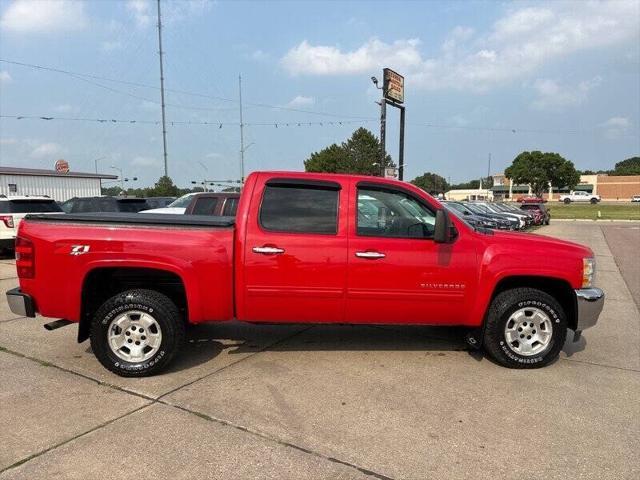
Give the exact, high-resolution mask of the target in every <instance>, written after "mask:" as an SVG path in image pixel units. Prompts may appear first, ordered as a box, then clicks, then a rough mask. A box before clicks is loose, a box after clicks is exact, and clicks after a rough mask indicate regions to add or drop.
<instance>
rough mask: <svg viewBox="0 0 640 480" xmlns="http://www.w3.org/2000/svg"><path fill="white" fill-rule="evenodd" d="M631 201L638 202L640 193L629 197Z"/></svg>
mask: <svg viewBox="0 0 640 480" xmlns="http://www.w3.org/2000/svg"><path fill="white" fill-rule="evenodd" d="M631 201H632V202H640V195H634V196H633V197H631Z"/></svg>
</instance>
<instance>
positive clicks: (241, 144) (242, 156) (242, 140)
mask: <svg viewBox="0 0 640 480" xmlns="http://www.w3.org/2000/svg"><path fill="white" fill-rule="evenodd" d="M238 90H239V92H240V183H241V184H242V185H244V123H242V75H238Z"/></svg>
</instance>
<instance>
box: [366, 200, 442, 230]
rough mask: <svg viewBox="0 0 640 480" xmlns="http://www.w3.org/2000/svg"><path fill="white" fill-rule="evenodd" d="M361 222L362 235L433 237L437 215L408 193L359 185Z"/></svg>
mask: <svg viewBox="0 0 640 480" xmlns="http://www.w3.org/2000/svg"><path fill="white" fill-rule="evenodd" d="M357 222H358V223H357V234H358V235H362V236H373V237H396V238H432V237H433V234H434V231H435V223H436V216H435V213H434V212H432V211H431V210H429V209H428V208H427V207H426V206H424V205H423V204H422V203H420V202H419V201H418V200H416V199H415V198H413V197H412V196H410V195H408V194H406V193H403V192H398V191H394V190H378V189H367V188H359V189H358V220H357Z"/></svg>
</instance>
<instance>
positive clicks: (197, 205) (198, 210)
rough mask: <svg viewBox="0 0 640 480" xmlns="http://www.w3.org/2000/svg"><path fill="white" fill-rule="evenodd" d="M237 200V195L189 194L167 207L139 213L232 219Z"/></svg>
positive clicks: (214, 193)
mask: <svg viewBox="0 0 640 480" xmlns="http://www.w3.org/2000/svg"><path fill="white" fill-rule="evenodd" d="M239 199H240V194H239V193H226V192H201V193H189V194H187V195H185V196H183V197H180V198H179V199H178V200H176V201H175V202H173V203H172V204H170V205H169V206H168V207H165V208H154V209H151V210H144V211H142V212H140V213H173V214H176V213H177V214H185V215H209V216H214V217H234V216H235V215H236V209H237V208H238V200H239ZM178 205H179V206H178Z"/></svg>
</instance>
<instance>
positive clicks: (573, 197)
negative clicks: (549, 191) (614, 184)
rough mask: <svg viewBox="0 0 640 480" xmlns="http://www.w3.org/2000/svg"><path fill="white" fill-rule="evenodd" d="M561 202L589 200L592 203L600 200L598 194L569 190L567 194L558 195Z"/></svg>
mask: <svg viewBox="0 0 640 480" xmlns="http://www.w3.org/2000/svg"><path fill="white" fill-rule="evenodd" d="M559 200H560V201H561V202H564V203H571V202H589V203H592V204H595V203H598V202H599V201H600V195H593V194H591V193H589V192H571V193H570V194H569V195H560V199H559Z"/></svg>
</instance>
